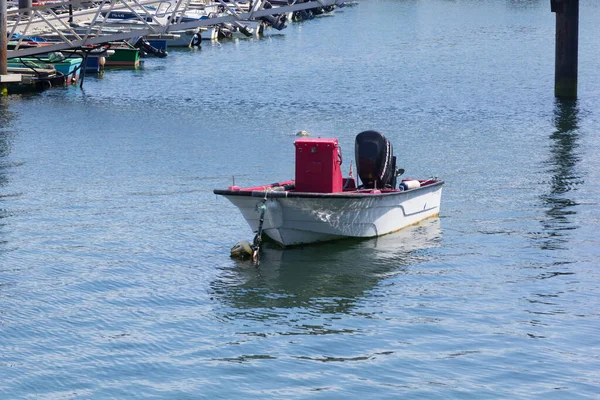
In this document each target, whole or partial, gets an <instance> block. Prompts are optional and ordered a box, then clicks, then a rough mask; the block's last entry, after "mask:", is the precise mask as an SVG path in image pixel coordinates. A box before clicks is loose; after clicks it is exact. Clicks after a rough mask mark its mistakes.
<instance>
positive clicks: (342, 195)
mask: <svg viewBox="0 0 600 400" xmlns="http://www.w3.org/2000/svg"><path fill="white" fill-rule="evenodd" d="M443 184H444V181H443V180H438V181H436V182H432V183H430V184H428V185H426V186H421V187H418V188H414V189H408V190H398V191H393V192H392V191H390V192H381V193H364V192H363V193H360V192H357V191H349V192H335V193H310V192H294V191H291V190H286V191H281V190H279V191H274V190H271V189H267V190H244V189H241V190H231V189H214V190H213V193H214V194H216V195H222V196H245V197H260V198H267V199H269V198H313V199H314V198H317V199H356V198H367V197H368V198H373V197H385V196H397V195H401V194H404V193H414V192H416V191H421V190H424V189H427V188H432V187H435V186H442V185H443Z"/></svg>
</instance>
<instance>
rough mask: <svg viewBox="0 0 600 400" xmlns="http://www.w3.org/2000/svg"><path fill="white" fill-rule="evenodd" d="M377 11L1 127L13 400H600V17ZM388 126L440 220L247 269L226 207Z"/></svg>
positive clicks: (87, 89) (373, 7)
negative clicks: (564, 89) (575, 74)
mask: <svg viewBox="0 0 600 400" xmlns="http://www.w3.org/2000/svg"><path fill="white" fill-rule="evenodd" d="M548 3H549V2H548V1H545V0H544V1H542V0H539V1H536V0H528V1H525V0H495V1H491V0H489V1H475V0H462V1H442V0H431V1H391V0H390V1H384V0H368V1H361V2H360V3H359V4H358V5H357V6H355V7H349V8H344V9H341V10H338V11H336V12H335V13H334V15H332V16H326V17H322V18H317V19H314V20H311V21H307V22H304V23H294V24H292V25H290V26H289V27H288V28H287V29H286V31H285V32H284V33H283V34H274V35H270V36H267V37H265V38H263V39H260V40H240V41H229V42H222V43H220V44H214V45H205V46H204V47H203V49H202V50H201V51H190V50H188V49H183V50H173V51H171V52H170V54H169V56H168V57H167V58H165V59H146V60H145V62H144V66H143V68H141V69H139V70H135V71H132V70H110V71H107V72H106V73H105V74H104V76H103V77H101V78H95V77H86V79H85V83H84V86H83V90H80V89H79V88H75V87H72V88H68V89H64V90H63V89H55V90H49V91H46V92H44V93H42V94H39V95H33V96H9V97H8V98H5V99H2V100H1V107H0V349H1V352H0V398H2V399H21V398H23V399H38V398H43V399H67V398H69V399H70V398H81V399H87V398H89V399H134V398H143V399H148V398H152V399H154V398H156V399H196V398H207V399H217V398H222V399H241V398H277V399H281V398H297V399H300V398H306V399H308V398H310V399H312V398H332V399H334V398H335V399H338V398H343V399H346V398H356V399H365V398H418V399H423V398H436V399H437V398H473V399H481V398H560V399H565V398H568V399H574V398H597V397H598V395H599V393H600V375H599V372H598V371H600V359H599V358H600V339H599V337H600V336H599V335H598V332H599V331H600V314H599V309H600V303H599V300H598V295H599V293H600V272H599V270H598V264H599V260H600V250H599V248H600V240H599V239H598V227H599V226H600V212H599V207H598V205H599V199H600V186H599V185H598V183H597V177H598V175H599V174H600V158H599V156H598V154H599V152H600V111H599V110H600V41H598V37H600V25H599V24H598V21H600V3H598V2H597V1H595V0H582V1H581V6H580V7H581V19H580V53H579V59H580V63H579V98H578V99H577V100H576V101H570V102H569V101H562V102H561V101H557V100H555V98H554V96H553V84H554V76H553V74H554V18H555V17H554V14H552V13H551V12H550V7H549V4H548ZM301 129H304V130H307V131H309V132H311V133H312V134H313V135H321V136H335V137H338V138H339V140H340V143H341V145H342V147H343V148H344V149H345V155H346V161H345V165H346V167H343V168H344V171H346V168H347V167H348V163H349V159H350V158H352V157H351V155H352V153H353V150H352V149H353V145H354V142H353V141H354V137H355V135H356V134H357V133H358V132H360V131H362V130H365V129H377V130H380V131H381V132H383V133H384V134H385V135H386V136H387V137H388V138H389V139H391V141H392V142H393V143H394V149H395V152H396V155H397V156H398V158H399V164H400V166H402V167H403V168H405V169H406V171H407V175H409V176H415V177H424V178H426V177H429V176H432V175H435V176H439V177H440V178H442V179H444V180H445V182H446V185H445V187H444V193H443V198H442V210H441V214H440V218H439V219H433V220H429V221H427V222H425V223H423V224H420V225H418V226H415V227H411V228H408V229H405V230H403V231H401V232H399V233H397V234H393V235H390V236H385V237H382V238H379V239H377V240H367V241H358V242H354V241H350V242H339V243H331V244H322V245H316V246H307V247H300V248H294V249H290V250H280V249H278V248H275V247H272V246H268V247H267V248H266V249H265V252H264V255H263V259H262V264H261V267H260V269H258V270H257V269H255V268H254V267H252V266H250V265H248V264H247V263H244V262H238V261H234V260H232V259H231V258H230V257H229V248H230V247H231V246H232V245H233V244H234V243H235V242H237V241H238V240H240V239H251V237H252V232H251V231H250V229H249V228H248V227H247V225H246V224H245V222H244V221H243V219H242V217H241V216H240V214H239V213H238V212H237V210H236V209H234V207H233V206H232V205H231V204H230V203H229V202H228V201H227V200H225V199H222V198H217V197H216V196H215V195H213V194H212V189H214V188H223V187H226V186H228V185H230V184H231V180H232V176H233V175H235V179H236V183H237V184H239V185H253V184H257V183H264V182H272V181H278V180H282V179H288V178H292V177H293V173H294V166H293V141H294V139H295V137H294V135H293V134H294V132H296V131H298V130H301Z"/></svg>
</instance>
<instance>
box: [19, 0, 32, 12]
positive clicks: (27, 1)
mask: <svg viewBox="0 0 600 400" xmlns="http://www.w3.org/2000/svg"><path fill="white" fill-rule="evenodd" d="M31 7H32V6H31V0H19V9H23V8H31ZM23 15H29V11H25V12H24V13H23Z"/></svg>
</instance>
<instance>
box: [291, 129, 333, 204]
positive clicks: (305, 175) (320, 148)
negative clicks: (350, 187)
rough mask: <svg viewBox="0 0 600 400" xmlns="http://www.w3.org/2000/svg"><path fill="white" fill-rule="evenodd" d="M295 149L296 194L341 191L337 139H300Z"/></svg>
mask: <svg viewBox="0 0 600 400" xmlns="http://www.w3.org/2000/svg"><path fill="white" fill-rule="evenodd" d="M294 146H295V147H296V187H295V191H296V192H309V193H336V192H341V191H343V186H342V182H343V179H342V170H341V168H340V167H341V165H342V153H341V151H340V148H339V145H338V140H337V139H325V138H316V139H313V138H301V139H298V140H296V141H295V142H294Z"/></svg>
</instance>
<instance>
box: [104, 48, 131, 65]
mask: <svg viewBox="0 0 600 400" xmlns="http://www.w3.org/2000/svg"><path fill="white" fill-rule="evenodd" d="M110 50H114V52H115V53H114V54H113V55H111V56H110V57H107V58H106V61H105V63H104V66H105V67H132V68H137V67H139V66H140V50H139V49H136V48H134V47H125V46H123V45H121V44H119V45H118V46H111V47H110Z"/></svg>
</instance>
